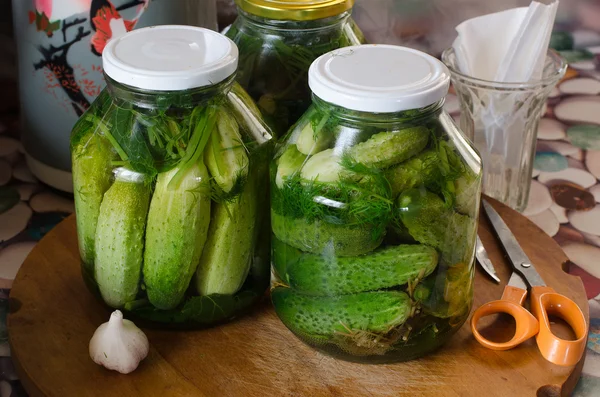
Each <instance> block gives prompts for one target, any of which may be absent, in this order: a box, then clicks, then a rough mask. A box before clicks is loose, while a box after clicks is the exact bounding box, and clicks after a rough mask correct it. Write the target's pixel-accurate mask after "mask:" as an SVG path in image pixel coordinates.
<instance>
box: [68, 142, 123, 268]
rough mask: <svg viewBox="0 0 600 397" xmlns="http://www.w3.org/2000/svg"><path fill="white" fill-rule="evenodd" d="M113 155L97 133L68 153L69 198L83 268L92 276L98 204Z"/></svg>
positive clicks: (109, 178) (107, 183)
mask: <svg viewBox="0 0 600 397" xmlns="http://www.w3.org/2000/svg"><path fill="white" fill-rule="evenodd" d="M116 159H117V154H116V152H115V151H114V150H113V149H112V146H111V145H110V143H109V142H108V141H107V140H106V139H105V138H104V137H103V136H102V135H100V134H98V133H93V132H92V133H89V134H87V135H85V136H84V137H82V138H81V140H80V141H79V143H78V144H77V146H75V147H74V148H73V150H72V162H73V196H74V198H75V207H76V208H77V217H76V220H77V237H78V241H79V253H80V255H81V260H82V262H83V265H84V268H85V269H86V270H87V271H88V272H89V273H90V274H92V272H93V268H94V244H95V243H94V241H95V237H96V227H97V225H98V215H99V214H100V204H101V203H102V197H103V196H104V193H106V191H107V190H108V188H109V187H110V183H111V179H112V173H111V169H112V164H111V162H112V161H113V160H116Z"/></svg>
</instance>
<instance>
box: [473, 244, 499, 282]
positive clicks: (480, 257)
mask: <svg viewBox="0 0 600 397" xmlns="http://www.w3.org/2000/svg"><path fill="white" fill-rule="evenodd" d="M475 256H476V257H477V262H479V265H480V266H481V268H482V269H483V270H484V271H485V272H486V273H487V274H488V276H490V277H491V278H493V279H494V281H496V283H498V284H500V278H499V277H498V275H497V274H496V269H495V268H494V264H493V263H492V261H490V258H489V257H488V254H487V251H486V250H485V247H484V246H483V244H482V243H481V240H480V239H479V236H477V243H476V245H475Z"/></svg>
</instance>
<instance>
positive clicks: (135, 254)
mask: <svg viewBox="0 0 600 397" xmlns="http://www.w3.org/2000/svg"><path fill="white" fill-rule="evenodd" d="M150 192H151V186H150V184H149V183H148V181H147V180H146V178H145V176H144V175H143V174H139V173H137V172H133V171H129V170H127V169H124V168H119V169H118V170H117V171H116V175H115V182H114V183H113V184H112V186H111V187H110V188H109V189H108V190H107V191H106V193H105V194H104V199H103V200H102V204H101V205H100V213H99V215H98V227H97V229H96V243H95V246H94V250H95V256H94V265H95V266H94V277H95V279H96V283H98V288H99V290H100V293H101V295H102V298H103V300H104V302H106V304H107V305H109V306H111V307H113V308H120V307H123V305H124V304H125V303H127V302H130V301H132V300H134V299H135V297H136V295H137V293H138V289H139V281H140V274H141V270H142V255H143V250H144V228H145V227H146V216H147V214H148V205H149V203H150ZM161 247H162V242H161Z"/></svg>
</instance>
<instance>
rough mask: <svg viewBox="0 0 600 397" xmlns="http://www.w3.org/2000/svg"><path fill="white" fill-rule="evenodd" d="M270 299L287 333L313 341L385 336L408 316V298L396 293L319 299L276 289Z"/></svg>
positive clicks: (360, 294)
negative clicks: (360, 334) (339, 335)
mask: <svg viewBox="0 0 600 397" xmlns="http://www.w3.org/2000/svg"><path fill="white" fill-rule="evenodd" d="M271 299H272V301H273V305H274V306H275V310H276V311H277V314H278V315H279V318H280V319H281V321H282V322H283V323H284V324H285V325H286V326H287V327H288V328H289V329H290V330H292V331H293V332H296V333H298V334H300V335H301V336H304V337H308V338H316V339H324V338H325V339H327V338H331V337H333V336H334V335H335V334H336V333H346V334H347V333H352V332H357V331H365V332H387V331H389V330H390V329H392V328H394V327H397V326H399V325H401V324H403V323H404V322H405V321H406V320H407V319H408V317H409V315H410V312H411V301H410V298H409V297H408V295H407V294H406V293H404V292H400V291H376V292H361V293H358V294H352V295H341V296H328V297H322V296H308V295H302V294H300V293H298V292H295V291H294V290H293V289H291V288H286V287H277V288H274V289H273V290H272V291H271Z"/></svg>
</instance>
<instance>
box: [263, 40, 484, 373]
mask: <svg viewBox="0 0 600 397" xmlns="http://www.w3.org/2000/svg"><path fill="white" fill-rule="evenodd" d="M449 77H450V76H449V72H448V70H447V68H446V67H445V66H444V65H443V64H442V63H441V62H440V61H438V60H437V59H435V58H433V57H431V56H429V55H426V54H425V53H422V52H419V51H416V50H412V49H408V48H404V47H396V46H388V45H376V46H372V45H363V46H355V47H349V48H344V49H340V50H336V51H333V52H330V53H328V54H326V55H323V56H322V57H320V58H318V59H317V60H316V61H315V62H314V63H313V64H312V66H311V68H310V71H309V84H310V87H311V89H312V92H313V101H312V106H311V107H310V108H309V110H308V111H307V112H306V113H305V114H304V116H302V118H301V119H300V120H299V121H298V123H297V124H296V125H295V126H294V127H293V128H292V129H290V131H289V133H288V135H287V137H286V138H285V141H284V142H282V143H281V144H279V145H278V147H277V149H276V153H275V156H274V160H273V161H272V163H271V227H272V231H273V235H272V256H271V261H272V264H273V274H274V276H275V282H274V283H273V284H274V285H273V288H272V291H271V296H272V301H273V304H274V306H275V310H276V311H277V314H278V316H279V317H280V319H281V320H282V321H283V323H284V324H285V325H286V326H287V327H288V328H289V329H290V330H291V331H292V332H294V333H295V334H296V335H297V336H298V337H299V338H301V339H302V340H304V341H305V342H306V343H308V344H310V345H312V346H314V347H316V348H318V349H321V350H323V351H325V352H327V353H329V354H332V355H334V356H338V357H341V358H344V359H348V360H356V361H365V362H390V361H400V360H409V359H413V358H415V357H418V356H421V355H423V354H425V353H428V352H430V351H432V350H434V349H435V348H437V347H439V346H441V345H442V344H443V343H444V342H445V341H446V340H448V338H449V337H450V336H451V335H452V334H453V333H454V332H455V331H456V330H458V328H460V326H461V325H462V324H463V323H464V321H465V320H466V319H467V316H468V314H469V311H470V309H471V303H472V297H473V274H474V273H473V272H474V265H473V263H474V247H475V238H476V232H477V222H478V213H479V210H478V208H479V195H480V189H481V160H480V158H479V156H478V154H477V153H476V152H475V150H474V149H473V148H472V146H471V144H470V143H469V141H468V140H467V139H466V138H465V136H464V135H463V134H462V133H461V132H460V131H459V129H458V128H457V126H456V125H455V123H454V122H453V120H452V118H451V117H450V116H449V115H448V114H447V113H445V112H444V110H443V108H442V106H443V103H444V98H445V96H446V94H447V92H448V87H449Z"/></svg>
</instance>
